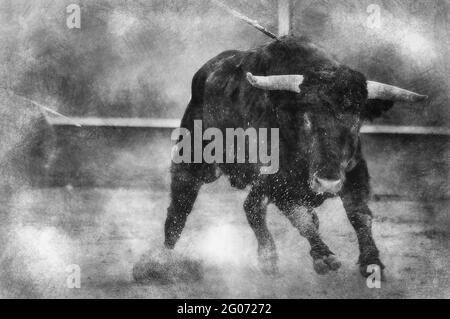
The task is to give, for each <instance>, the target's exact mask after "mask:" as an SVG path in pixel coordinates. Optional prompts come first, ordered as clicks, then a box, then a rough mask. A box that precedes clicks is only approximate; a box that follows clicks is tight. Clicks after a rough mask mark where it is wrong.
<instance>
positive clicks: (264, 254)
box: [259, 250, 280, 277]
mask: <svg viewBox="0 0 450 319" xmlns="http://www.w3.org/2000/svg"><path fill="white" fill-rule="evenodd" d="M259 265H260V268H261V271H262V272H263V274H265V275H266V276H269V277H277V276H278V275H279V274H280V271H279V269H278V255H277V253H276V252H274V251H270V250H267V251H264V250H262V251H260V252H259Z"/></svg>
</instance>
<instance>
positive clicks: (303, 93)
mask: <svg viewBox="0 0 450 319" xmlns="http://www.w3.org/2000/svg"><path fill="white" fill-rule="evenodd" d="M247 80H248V81H249V82H250V84H251V85H253V86H254V87H257V88H260V89H264V90H270V91H289V92H294V93H296V94H295V95H292V98H290V99H289V100H290V101H289V102H288V103H287V104H289V108H290V110H289V112H290V113H289V114H290V116H287V118H289V119H290V120H292V114H295V115H294V116H295V119H296V121H295V125H297V129H298V133H299V134H300V137H299V139H300V141H297V143H299V146H298V147H300V148H301V150H302V153H303V154H308V155H307V162H308V164H309V165H308V168H309V178H310V180H309V183H310V186H311V189H312V190H313V191H315V192H316V193H331V194H337V193H339V192H340V190H341V189H342V186H343V184H344V179H345V173H346V172H347V171H349V170H351V169H352V168H353V167H354V165H355V162H356V161H355V160H356V159H355V155H356V154H357V149H358V146H359V132H360V128H361V125H362V122H363V121H364V120H365V119H373V118H374V117H377V116H379V115H381V114H382V113H383V112H384V111H386V110H388V109H390V108H391V107H392V106H393V103H394V102H418V101H422V100H424V99H426V98H427V97H426V96H423V95H420V94H417V93H414V92H410V91H407V90H404V89H401V88H398V87H395V86H391V85H387V84H382V83H378V82H372V81H367V80H366V78H365V77H364V76H363V75H362V74H361V73H359V72H356V71H353V70H351V69H349V68H346V67H339V68H336V69H334V70H331V71H323V72H309V73H308V74H305V75H278V76H253V75H252V74H251V73H248V74H247ZM281 93H282V92H281ZM292 109H294V112H292ZM281 125H283V123H281Z"/></svg>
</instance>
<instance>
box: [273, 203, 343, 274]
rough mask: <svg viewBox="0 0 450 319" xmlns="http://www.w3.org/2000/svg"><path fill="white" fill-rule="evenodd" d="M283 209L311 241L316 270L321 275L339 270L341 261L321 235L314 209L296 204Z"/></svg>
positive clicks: (294, 224)
mask: <svg viewBox="0 0 450 319" xmlns="http://www.w3.org/2000/svg"><path fill="white" fill-rule="evenodd" d="M281 210H282V212H283V213H284V214H285V215H286V217H287V218H288V219H289V221H290V222H291V224H292V225H293V226H294V227H295V228H297V229H298V231H299V232H300V235H302V236H303V237H305V238H306V239H307V240H308V241H309V243H310V245H311V252H310V253H311V257H312V258H313V266H314V270H315V271H316V272H317V273H318V274H320V275H324V274H326V273H328V272H329V271H336V270H338V269H339V268H340V267H341V263H340V262H339V261H338V260H337V258H336V257H335V256H334V254H333V253H332V252H331V250H330V249H329V248H328V246H327V245H326V244H325V243H324V242H323V240H322V238H321V237H320V234H319V218H318V217H317V214H316V212H315V211H314V209H311V208H305V207H301V206H296V205H294V206H289V207H284V208H281Z"/></svg>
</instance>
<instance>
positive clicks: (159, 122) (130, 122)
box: [49, 117, 450, 136]
mask: <svg viewBox="0 0 450 319" xmlns="http://www.w3.org/2000/svg"><path fill="white" fill-rule="evenodd" d="M49 121H50V123H51V124H52V125H55V126H75V125H74V123H77V124H79V125H81V126H83V127H120V128H127V127H129V128H162V129H164V128H166V129H175V128H177V127H179V126H180V120H177V119H156V118H100V117H70V118H67V119H66V118H61V117H60V118H56V117H55V118H53V117H52V118H50V119H49ZM361 133H363V134H392V135H437V136H450V128H446V127H425V126H398V125H364V126H363V127H362V129H361Z"/></svg>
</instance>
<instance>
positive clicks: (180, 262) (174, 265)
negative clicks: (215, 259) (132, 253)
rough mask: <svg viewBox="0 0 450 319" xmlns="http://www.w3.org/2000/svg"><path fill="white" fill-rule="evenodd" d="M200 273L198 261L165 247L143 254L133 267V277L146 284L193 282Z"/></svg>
mask: <svg viewBox="0 0 450 319" xmlns="http://www.w3.org/2000/svg"><path fill="white" fill-rule="evenodd" d="M202 274H203V270H202V266H201V263H200V262H198V261H195V260H190V259H188V258H186V257H184V256H182V255H178V254H175V253H174V252H173V251H169V250H166V249H164V250H162V251H158V252H150V253H147V254H145V255H144V256H142V257H141V259H140V260H139V261H138V262H137V263H136V264H135V265H134V267H133V279H134V280H135V281H136V282H138V283H146V284H160V285H167V284H171V283H175V282H195V281H199V280H201V279H202Z"/></svg>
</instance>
